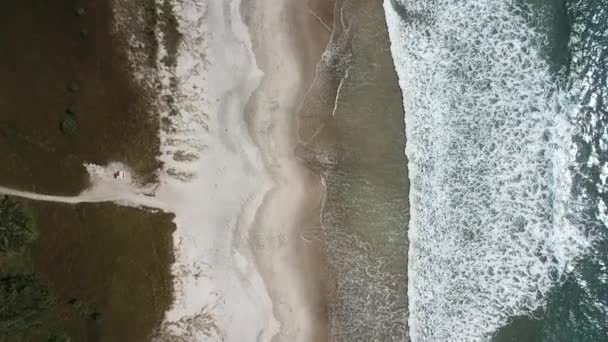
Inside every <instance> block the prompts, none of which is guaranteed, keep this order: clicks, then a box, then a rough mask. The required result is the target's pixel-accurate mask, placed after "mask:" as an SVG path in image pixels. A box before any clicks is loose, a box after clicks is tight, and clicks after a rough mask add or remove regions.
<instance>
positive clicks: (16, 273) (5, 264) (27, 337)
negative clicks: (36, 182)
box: [0, 196, 70, 342]
mask: <svg viewBox="0 0 608 342" xmlns="http://www.w3.org/2000/svg"><path fill="white" fill-rule="evenodd" d="M34 238H35V234H34V229H33V223H32V218H31V215H30V214H29V212H28V211H27V210H26V209H25V208H24V207H23V206H22V205H21V203H19V202H17V201H16V200H14V199H12V198H10V197H8V196H4V197H3V198H2V200H1V201H0V342H18V341H28V342H29V341H41V342H42V341H44V342H51V341H53V342H54V341H56V342H64V341H70V339H69V338H67V336H66V335H65V334H63V333H62V332H61V329H58V326H57V324H56V323H53V321H52V319H50V317H51V312H52V310H53V308H54V306H55V303H56V300H55V298H54V297H53V296H52V295H51V294H50V292H49V289H48V288H47V287H46V286H45V285H44V284H43V282H42V281H41V280H40V279H39V278H37V277H36V275H34V274H33V273H31V272H30V269H31V268H32V265H31V258H30V257H29V255H27V254H28V252H27V248H26V247H28V246H29V245H30V244H31V243H32V242H33V241H34Z"/></svg>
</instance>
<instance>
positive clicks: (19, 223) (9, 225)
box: [0, 196, 33, 253]
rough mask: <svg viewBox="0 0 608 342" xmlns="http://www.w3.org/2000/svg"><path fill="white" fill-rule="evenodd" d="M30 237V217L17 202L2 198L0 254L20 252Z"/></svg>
mask: <svg viewBox="0 0 608 342" xmlns="http://www.w3.org/2000/svg"><path fill="white" fill-rule="evenodd" d="M32 236H33V233H32V222H31V218H30V216H29V215H28V214H27V213H26V212H25V210H23V209H22V208H21V206H20V205H19V203H18V202H16V201H14V200H12V199H10V198H9V197H8V196H4V198H2V200H1V201H0V253H7V252H17V251H20V250H21V249H22V248H23V247H24V246H25V244H26V243H27V242H29V241H30V240H31V238H32Z"/></svg>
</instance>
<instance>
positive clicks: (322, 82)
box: [300, 0, 408, 342]
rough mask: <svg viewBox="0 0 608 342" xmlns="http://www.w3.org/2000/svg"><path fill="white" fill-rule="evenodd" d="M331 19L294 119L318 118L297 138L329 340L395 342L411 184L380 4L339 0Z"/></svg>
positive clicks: (399, 336)
mask: <svg viewBox="0 0 608 342" xmlns="http://www.w3.org/2000/svg"><path fill="white" fill-rule="evenodd" d="M334 14H335V15H336V18H335V21H334V23H333V25H334V33H333V36H332V40H331V42H330V44H329V46H328V48H327V50H326V52H325V54H324V56H323V61H322V62H321V63H320V64H319V66H318V69H317V78H316V81H315V84H314V85H313V88H312V89H311V91H310V92H309V97H308V100H309V101H311V102H309V103H306V104H305V105H304V106H303V110H302V113H301V114H302V115H303V116H305V117H308V118H309V121H313V122H314V120H313V119H315V118H316V119H318V120H319V121H318V124H314V125H313V126H315V127H316V131H315V130H314V129H311V130H310V131H311V132H312V131H314V133H309V134H308V135H310V138H308V139H306V136H303V135H304V134H302V135H301V139H302V140H304V141H305V142H303V150H304V151H306V152H307V153H306V155H307V156H308V158H310V159H311V160H310V161H311V163H313V164H316V165H318V167H319V169H320V173H321V175H322V177H323V183H324V185H325V188H326V191H325V199H324V206H323V210H322V214H321V221H322V226H323V227H322V232H323V234H322V236H321V238H322V241H323V243H324V245H325V246H326V251H327V255H328V259H329V262H330V264H331V269H332V271H333V274H334V275H335V276H336V279H335V293H333V296H332V297H333V299H334V301H333V302H332V303H331V304H332V305H331V307H330V309H329V315H330V320H331V335H332V336H331V340H332V341H336V342H342V341H343V342H358V341H362V342H374V341H378V342H385V341H402V340H405V339H406V338H407V295H406V294H407V278H406V272H405V270H406V269H407V222H408V199H407V191H406V190H407V187H408V177H407V172H406V165H407V161H406V158H405V155H404V146H405V132H404V123H403V106H402V103H401V102H402V101H401V96H400V90H399V87H398V84H397V83H398V81H397V75H396V71H395V68H394V64H393V61H392V58H391V53H390V49H389V39H388V32H387V27H386V21H385V19H384V10H383V7H382V1H381V0H371V1H370V0H338V1H337V2H336V8H335V11H334ZM333 77H335V78H336V79H335V80H333ZM330 94H331V95H330ZM332 95H335V97H334V96H332ZM314 101H319V103H315V102H314ZM311 118H312V119H311ZM304 123H306V122H304ZM300 126H301V127H300V128H302V127H303V126H306V125H302V122H301V125H300ZM306 127H308V126H306ZM300 131H301V133H302V131H303V130H302V129H301V130H300Z"/></svg>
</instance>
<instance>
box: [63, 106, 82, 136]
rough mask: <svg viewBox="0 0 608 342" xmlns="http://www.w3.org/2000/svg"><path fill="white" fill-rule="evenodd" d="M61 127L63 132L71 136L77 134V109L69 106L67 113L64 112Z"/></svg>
mask: <svg viewBox="0 0 608 342" xmlns="http://www.w3.org/2000/svg"><path fill="white" fill-rule="evenodd" d="M60 128H61V132H63V134H65V135H67V136H69V137H71V136H74V135H75V134H76V131H77V130H78V119H77V117H76V110H75V109H73V108H68V109H67V110H66V111H65V113H63V119H62V120H61V123H60Z"/></svg>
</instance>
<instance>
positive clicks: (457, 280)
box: [384, 0, 608, 342]
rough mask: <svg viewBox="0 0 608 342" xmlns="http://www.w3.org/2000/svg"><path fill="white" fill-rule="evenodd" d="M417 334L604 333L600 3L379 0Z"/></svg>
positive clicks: (606, 66)
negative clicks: (400, 147)
mask: <svg viewBox="0 0 608 342" xmlns="http://www.w3.org/2000/svg"><path fill="white" fill-rule="evenodd" d="M384 8H385V13H386V20H387V24H388V28H389V33H390V40H391V51H392V55H393V58H394V62H395V67H396V70H397V73H398V75H399V84H400V87H401V90H402V94H403V103H404V108H405V124H406V134H407V140H408V142H407V147H406V154H407V157H408V160H409V164H408V167H409V177H410V181H411V187H410V193H409V198H410V205H411V208H410V221H409V231H408V236H409V241H410V242H409V250H408V253H409V255H408V260H409V263H408V299H409V319H408V330H409V333H410V338H411V340H412V341H414V342H419V341H492V340H495V341H518V342H527V341H607V340H608V319H607V318H608V286H607V284H606V282H608V271H607V269H606V264H607V263H608V248H607V247H608V240H607V239H608V237H607V236H606V234H607V233H608V230H607V228H606V225H607V224H608V212H607V208H608V205H607V203H606V200H607V198H606V191H605V190H606V186H607V184H606V180H607V178H608V164H607V161H608V154H607V153H606V152H607V149H608V130H607V129H608V126H607V123H608V107H607V104H608V90H607V89H608V88H607V83H606V82H607V77H606V74H607V72H608V1H605V0H587V1H582V0H572V1H561V0H559V1H558V0H519V1H509V0H468V1H455V0H426V1H416V0H385V2H384Z"/></svg>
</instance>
